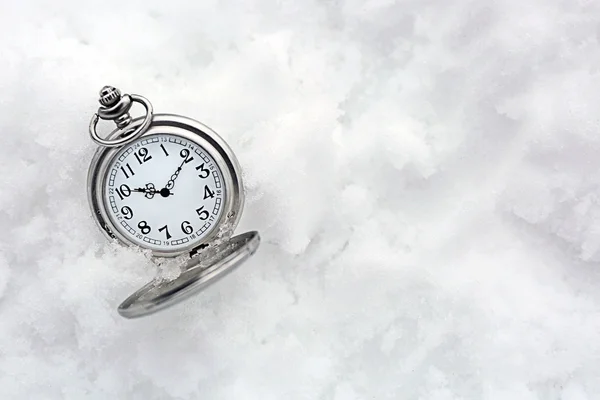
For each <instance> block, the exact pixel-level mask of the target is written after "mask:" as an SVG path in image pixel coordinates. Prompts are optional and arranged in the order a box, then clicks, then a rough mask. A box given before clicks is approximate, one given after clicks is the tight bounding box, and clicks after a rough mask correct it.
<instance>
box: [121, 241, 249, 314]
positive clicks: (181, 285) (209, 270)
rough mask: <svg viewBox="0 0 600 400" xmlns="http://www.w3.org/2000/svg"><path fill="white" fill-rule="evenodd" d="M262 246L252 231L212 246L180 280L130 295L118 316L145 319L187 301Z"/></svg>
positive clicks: (153, 284)
mask: <svg viewBox="0 0 600 400" xmlns="http://www.w3.org/2000/svg"><path fill="white" fill-rule="evenodd" d="M259 243H260V236H259V235H258V232H254V231H252V232H246V233H244V234H241V235H238V236H234V237H232V238H230V239H229V240H227V241H225V242H223V243H220V244H219V243H215V244H213V245H211V246H210V247H208V248H207V249H205V250H203V251H202V252H201V253H200V254H199V255H197V256H194V257H192V258H190V259H189V260H188V261H187V263H186V264H185V265H184V266H183V267H182V268H181V270H182V272H181V274H180V275H179V276H178V277H177V278H175V279H173V280H171V281H166V280H162V279H157V280H154V281H152V282H150V283H149V284H147V285H146V286H144V287H142V288H141V289H140V290H138V291H137V292H135V293H134V294H133V295H131V296H129V297H128V298H127V299H126V300H125V301H124V302H123V303H121V305H120V306H119V314H121V315H122V316H123V317H126V318H137V317H142V316H145V315H148V314H152V313H155V312H157V311H159V310H162V309H164V308H167V307H171V306H172V305H174V304H177V303H179V302H180V301H182V300H185V299H187V298H188V297H190V296H191V295H193V294H196V293H198V292H200V291H202V289H204V288H205V287H207V286H208V285H210V284H212V283H214V282H216V281H217V280H218V279H219V278H221V277H223V276H225V275H226V274H227V273H229V272H231V271H233V269H235V268H236V267H238V266H239V265H240V264H242V263H243V262H244V261H245V260H246V259H248V258H249V257H250V256H251V255H252V254H254V252H256V249H257V248H258V245H259Z"/></svg>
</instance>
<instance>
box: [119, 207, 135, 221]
mask: <svg viewBox="0 0 600 400" xmlns="http://www.w3.org/2000/svg"><path fill="white" fill-rule="evenodd" d="M121 213H122V214H123V218H125V219H127V220H129V219H131V218H133V210H132V209H131V208H130V207H127V206H125V207H123V208H121Z"/></svg>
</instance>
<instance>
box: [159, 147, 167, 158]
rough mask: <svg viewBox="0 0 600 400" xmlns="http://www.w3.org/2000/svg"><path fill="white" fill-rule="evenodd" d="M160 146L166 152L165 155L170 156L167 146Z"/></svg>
mask: <svg viewBox="0 0 600 400" xmlns="http://www.w3.org/2000/svg"><path fill="white" fill-rule="evenodd" d="M160 148H161V149H163V151H164V152H165V156H167V157H169V153H168V152H167V149H165V146H163V145H162V144H161V145H160Z"/></svg>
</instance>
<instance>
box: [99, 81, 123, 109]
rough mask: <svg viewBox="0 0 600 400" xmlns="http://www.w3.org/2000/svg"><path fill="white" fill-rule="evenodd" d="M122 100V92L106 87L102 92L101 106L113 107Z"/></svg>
mask: <svg viewBox="0 0 600 400" xmlns="http://www.w3.org/2000/svg"><path fill="white" fill-rule="evenodd" d="M120 99H121V91H120V90H119V89H117V88H114V87H112V86H104V87H103V88H102V90H100V100H99V101H100V104H102V105H103V106H104V107H111V106H113V105H115V104H117V103H118V102H119V100H120Z"/></svg>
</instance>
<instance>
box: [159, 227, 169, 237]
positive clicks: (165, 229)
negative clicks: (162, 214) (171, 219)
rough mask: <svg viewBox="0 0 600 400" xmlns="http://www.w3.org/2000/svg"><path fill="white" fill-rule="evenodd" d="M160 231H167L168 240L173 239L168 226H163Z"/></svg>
mask: <svg viewBox="0 0 600 400" xmlns="http://www.w3.org/2000/svg"><path fill="white" fill-rule="evenodd" d="M158 231H159V232H162V231H167V232H166V233H167V240H169V239H171V234H170V233H169V228H168V227H167V226H166V225H165V226H163V227H162V228H160V229H159V230H158Z"/></svg>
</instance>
